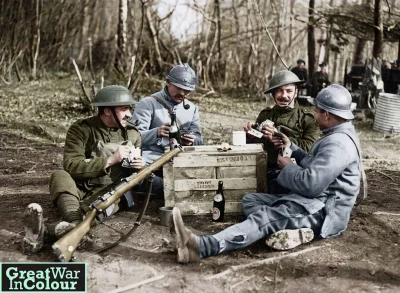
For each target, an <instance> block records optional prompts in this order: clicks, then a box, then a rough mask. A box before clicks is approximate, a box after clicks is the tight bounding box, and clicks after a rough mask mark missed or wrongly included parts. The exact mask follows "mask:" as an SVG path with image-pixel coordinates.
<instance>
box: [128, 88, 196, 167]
mask: <svg viewBox="0 0 400 293" xmlns="http://www.w3.org/2000/svg"><path fill="white" fill-rule="evenodd" d="M153 96H156V97H158V98H160V99H162V100H163V101H165V103H166V104H167V105H168V106H170V107H171V109H173V110H174V111H175V112H176V117H177V120H179V122H180V123H181V124H182V128H183V129H184V130H190V131H192V132H194V135H195V136H196V139H195V142H194V145H201V144H203V139H202V136H201V131H200V114H199V108H198V107H197V106H196V105H195V104H193V103H192V102H190V101H188V100H186V101H185V103H186V104H188V105H190V108H189V109H188V110H186V109H184V108H183V103H180V104H175V103H174V102H173V100H172V98H171V97H170V96H169V94H168V91H167V87H165V88H164V89H163V90H162V91H159V92H157V93H155V94H153ZM133 120H139V121H140V124H139V126H138V129H139V131H140V133H141V134H142V156H143V158H144V159H145V161H146V163H147V164H150V163H152V162H153V161H154V160H156V159H158V158H159V157H160V156H162V155H163V154H164V148H165V147H166V146H168V145H169V140H168V138H167V137H165V138H160V137H157V131H158V128H159V127H160V126H162V125H163V124H164V123H167V122H169V123H170V122H171V118H170V116H169V113H168V111H167V110H166V109H165V107H164V106H163V105H162V104H161V103H160V102H158V101H157V100H156V99H155V98H153V97H151V96H149V97H145V98H143V99H141V100H140V102H139V103H138V104H136V107H135V112H134V114H133Z"/></svg>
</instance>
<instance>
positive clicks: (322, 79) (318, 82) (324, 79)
mask: <svg viewBox="0 0 400 293" xmlns="http://www.w3.org/2000/svg"><path fill="white" fill-rule="evenodd" d="M319 67H320V68H321V69H320V71H317V72H315V73H314V75H313V78H312V85H313V87H312V88H313V93H312V96H313V97H316V96H317V94H318V93H319V92H320V91H321V90H322V89H323V88H325V87H327V86H328V85H330V84H331V82H330V81H329V76H328V73H327V72H326V63H325V62H322V63H321V64H320V65H319Z"/></svg>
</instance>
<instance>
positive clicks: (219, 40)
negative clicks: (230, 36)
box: [214, 0, 222, 65]
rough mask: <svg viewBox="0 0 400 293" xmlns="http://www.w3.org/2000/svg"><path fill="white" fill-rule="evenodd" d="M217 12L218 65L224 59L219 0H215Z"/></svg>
mask: <svg viewBox="0 0 400 293" xmlns="http://www.w3.org/2000/svg"><path fill="white" fill-rule="evenodd" d="M214 5H215V14H216V16H217V23H216V28H215V33H216V34H217V54H218V65H219V63H220V61H221V60H222V52H221V10H220V6H219V0H214Z"/></svg>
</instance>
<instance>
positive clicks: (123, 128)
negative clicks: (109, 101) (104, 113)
mask: <svg viewBox="0 0 400 293" xmlns="http://www.w3.org/2000/svg"><path fill="white" fill-rule="evenodd" d="M111 113H112V115H113V118H114V121H115V122H116V123H117V125H118V128H119V129H121V132H122V135H123V137H124V139H125V140H128V134H127V133H126V129H125V127H123V126H122V124H121V122H120V121H119V119H118V117H117V113H115V107H111ZM124 118H125V117H124Z"/></svg>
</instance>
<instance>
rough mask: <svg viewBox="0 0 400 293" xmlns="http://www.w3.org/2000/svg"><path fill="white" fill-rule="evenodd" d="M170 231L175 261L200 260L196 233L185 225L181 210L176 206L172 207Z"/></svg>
mask: <svg viewBox="0 0 400 293" xmlns="http://www.w3.org/2000/svg"><path fill="white" fill-rule="evenodd" d="M169 226H170V232H171V234H172V235H173V236H174V237H175V241H176V249H177V261H178V262H179V263H189V262H197V261H199V260H200V257H199V247H198V245H197V241H196V235H194V234H193V233H192V231H190V230H189V229H187V228H186V227H185V224H184V223H183V220H182V216H181V212H180V211H179V209H178V208H176V207H175V208H173V210H172V217H171V219H170V225H169Z"/></svg>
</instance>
